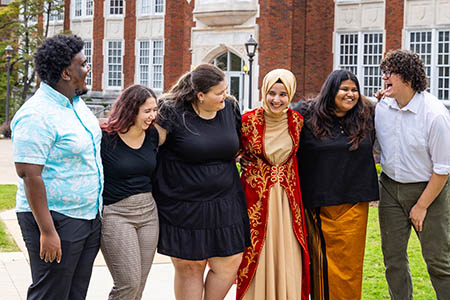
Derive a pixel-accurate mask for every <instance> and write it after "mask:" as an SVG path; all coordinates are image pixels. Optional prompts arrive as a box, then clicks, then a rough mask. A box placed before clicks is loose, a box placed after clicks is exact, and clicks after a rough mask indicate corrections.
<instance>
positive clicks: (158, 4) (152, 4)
mask: <svg viewBox="0 0 450 300" xmlns="http://www.w3.org/2000/svg"><path fill="white" fill-rule="evenodd" d="M163 12H164V0H141V15H154V14H162V13H163Z"/></svg>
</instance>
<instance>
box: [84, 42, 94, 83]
mask: <svg viewBox="0 0 450 300" xmlns="http://www.w3.org/2000/svg"><path fill="white" fill-rule="evenodd" d="M88 45H89V47H88ZM93 45H94V43H93V42H92V40H85V41H84V49H83V51H84V56H86V61H87V63H88V64H89V66H90V67H91V69H90V70H89V73H88V75H87V76H86V85H87V86H88V87H91V86H92V54H93V53H94V51H93Z"/></svg>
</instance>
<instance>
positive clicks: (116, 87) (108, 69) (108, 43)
mask: <svg viewBox="0 0 450 300" xmlns="http://www.w3.org/2000/svg"><path fill="white" fill-rule="evenodd" d="M105 42H106V55H105V58H106V64H105V65H106V86H107V87H108V89H112V90H120V89H121V88H122V86H123V52H124V51H123V47H124V42H123V41H122V40H107V41H105ZM111 43H119V47H117V48H113V49H111V46H112V45H113V44H111ZM115 45H116V44H115ZM115 45H113V46H115ZM114 50H119V51H120V52H119V55H118V56H117V57H116V58H118V61H119V63H116V62H111V61H110V58H111V56H110V55H109V54H110V51H114ZM112 58H114V56H113V57H112ZM113 66H119V68H118V69H117V70H113V69H114V68H111V67H113ZM112 74H115V75H118V77H117V78H113V77H112V76H111V75H112ZM114 80H117V81H118V82H119V83H120V84H118V85H111V81H114Z"/></svg>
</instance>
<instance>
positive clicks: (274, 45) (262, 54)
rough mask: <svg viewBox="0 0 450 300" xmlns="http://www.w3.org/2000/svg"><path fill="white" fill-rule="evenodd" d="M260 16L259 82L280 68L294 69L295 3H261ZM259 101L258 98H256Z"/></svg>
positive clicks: (271, 0)
mask: <svg viewBox="0 0 450 300" xmlns="http://www.w3.org/2000/svg"><path fill="white" fill-rule="evenodd" d="M259 7H260V16H259V18H258V19H257V20H256V24H257V25H258V27H259V34H258V52H257V55H258V63H259V80H258V85H259V86H260V85H261V82H262V79H263V78H264V76H265V75H266V74H267V72H269V71H271V70H272V69H278V68H286V69H291V68H292V59H293V57H292V45H293V41H292V35H293V30H294V28H293V18H294V15H293V12H294V8H293V1H292V0H266V1H260V3H259ZM256 98H257V99H259V98H258V97H256Z"/></svg>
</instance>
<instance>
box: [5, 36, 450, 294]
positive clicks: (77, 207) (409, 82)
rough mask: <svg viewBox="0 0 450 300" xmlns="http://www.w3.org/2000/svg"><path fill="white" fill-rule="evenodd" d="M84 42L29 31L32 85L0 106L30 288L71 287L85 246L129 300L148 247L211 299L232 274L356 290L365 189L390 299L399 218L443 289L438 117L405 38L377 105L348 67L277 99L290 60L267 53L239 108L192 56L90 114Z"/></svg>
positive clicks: (186, 290)
mask: <svg viewBox="0 0 450 300" xmlns="http://www.w3.org/2000/svg"><path fill="white" fill-rule="evenodd" d="M82 47H83V43H82V41H81V40H80V39H79V38H78V37H76V36H63V35H58V36H55V37H52V38H49V39H47V40H45V41H44V42H43V45H42V46H41V47H40V48H39V49H38V51H37V53H36V55H35V61H36V68H37V72H38V74H39V76H40V78H41V80H42V83H41V87H40V88H39V90H38V91H37V92H36V94H35V95H34V96H33V97H32V98H31V99H30V100H28V101H27V103H25V105H24V106H23V107H22V108H21V109H20V110H19V111H18V112H17V114H16V116H15V117H14V120H13V122H12V130H13V145H14V160H15V163H16V168H17V173H18V175H19V176H20V177H21V180H20V184H19V191H18V196H17V215H18V220H19V223H20V226H21V229H22V234H23V236H24V240H25V242H26V246H27V248H28V251H29V254H30V263H31V270H32V275H33V276H32V277H33V283H32V285H31V286H30V288H29V291H28V299H84V298H85V296H86V292H87V288H88V284H89V278H90V274H91V272H92V263H93V260H94V258H95V255H96V254H97V252H98V249H99V247H100V245H101V250H102V253H103V255H104V257H105V261H106V263H107V266H108V268H109V270H110V272H111V275H112V277H113V281H114V285H113V288H112V290H111V292H110V294H109V299H136V300H138V299H141V297H142V292H143V290H144V287H145V283H146V280H147V276H148V273H149V271H150V268H151V265H152V261H153V257H154V254H155V251H156V249H157V251H158V252H159V253H162V254H165V255H167V256H170V257H171V260H172V262H173V265H174V268H175V280H174V290H175V297H176V298H177V299H178V300H182V299H186V300H195V299H199V300H200V299H207V300H211V299H223V298H224V297H225V296H226V294H227V293H228V291H229V289H230V288H231V286H232V284H233V283H234V282H235V280H236V278H237V295H236V298H237V299H238V300H241V299H246V300H262V299H267V300H283V299H285V300H290V299H302V300H307V299H309V298H310V296H311V299H313V300H319V299H320V300H322V299H361V287H362V272H363V258H364V248H365V239H366V227H367V219H368V207H369V205H368V204H369V202H370V201H374V200H378V199H380V198H381V199H380V204H379V207H380V227H381V236H382V250H383V254H384V258H385V265H386V278H387V281H388V285H389V292H390V295H391V298H392V299H402V300H403V299H412V284H411V275H410V274H409V268H408V261H407V255H406V246H407V242H408V238H409V234H410V230H411V224H412V225H413V226H414V228H415V230H416V232H417V234H418V236H419V240H420V241H421V244H422V249H423V255H424V258H425V261H426V263H427V266H428V270H429V273H430V277H431V280H432V283H433V286H434V288H435V291H436V295H437V298H438V299H450V257H449V255H450V254H449V253H450V252H449V251H448V250H449V249H448V247H449V245H450V232H449V228H450V205H449V204H450V187H449V183H448V174H449V173H450V150H449V149H450V116H449V113H448V111H447V110H446V108H445V107H444V106H443V105H442V104H441V103H439V101H438V100H437V99H436V98H435V97H433V96H432V95H431V94H429V93H427V92H426V91H425V89H426V76H425V71H424V66H423V62H422V61H421V60H420V59H419V58H418V56H417V55H416V54H413V53H411V52H408V51H403V50H397V51H391V52H389V53H388V54H387V55H386V57H385V58H384V59H383V61H382V63H381V66H380V68H381V69H382V71H383V79H384V80H385V82H386V84H387V89H386V90H383V91H380V93H378V94H377V96H378V98H380V99H379V101H380V102H379V103H378V104H377V105H376V108H375V105H374V104H373V103H372V102H371V101H369V100H368V99H367V98H366V97H364V96H363V95H362V94H361V91H360V86H359V82H358V79H357V78H356V76H355V75H354V74H352V73H351V72H350V71H346V70H336V71H333V72H332V73H331V74H330V75H329V76H328V78H327V79H326V81H325V83H324V84H323V86H322V89H321V91H320V93H319V95H318V96H317V97H315V98H314V99H311V100H308V101H300V102H299V103H298V104H296V105H292V103H291V101H292V100H293V98H294V96H295V93H296V79H295V76H294V75H293V74H292V72H290V71H288V70H285V69H275V70H272V71H270V72H269V73H268V74H266V75H265V77H264V79H263V82H262V86H261V107H259V108H257V109H253V110H251V111H249V112H246V113H245V114H244V115H242V116H241V113H240V111H239V106H238V104H237V103H236V101H235V100H234V99H233V98H232V97H229V96H228V95H227V90H228V83H227V81H226V77H225V74H224V73H223V72H222V71H221V70H220V69H218V68H217V67H215V66H213V65H210V64H201V65H199V66H197V67H196V68H195V69H194V70H192V71H190V72H188V73H186V74H185V75H183V76H182V77H181V78H180V79H179V80H178V82H177V83H176V84H175V85H174V86H173V87H172V88H171V89H170V90H169V91H168V92H167V93H166V94H163V95H162V96H161V97H160V99H158V100H157V97H156V95H155V93H154V92H153V91H152V90H151V89H149V88H147V87H144V86H141V85H133V86H130V87H128V88H127V89H126V90H125V91H123V93H122V94H121V95H120V97H119V98H118V99H117V100H116V102H115V103H114V106H113V109H112V111H111V115H110V116H109V118H108V119H107V120H106V122H104V123H103V124H101V130H100V128H99V126H98V124H95V122H96V119H95V118H94V117H93V116H92V115H89V113H88V111H87V110H88V109H87V108H86V106H85V104H84V102H83V101H81V100H80V98H79V96H80V95H82V94H83V93H85V92H86V91H87V89H86V84H85V82H84V80H85V78H86V76H87V73H88V72H89V68H90V67H89V66H88V65H87V64H86V59H85V57H84V55H83V54H82ZM55 49H57V51H59V52H58V53H59V54H60V55H55V51H56V50H55ZM61 53H63V54H64V55H61ZM290 107H292V108H290ZM375 116H376V117H375ZM375 132H376V134H375ZM376 137H378V140H377V138H376ZM374 145H379V147H375V148H377V149H379V150H380V151H381V164H382V168H383V174H382V175H381V179H380V183H381V186H380V189H379V187H378V177H377V173H376V169H375V162H374V158H373V149H374ZM237 158H239V159H240V162H241V170H242V173H241V174H239V172H238V169H237V168H236V159H237ZM103 180H104V186H103V185H102V182H103ZM379 191H381V192H379ZM100 193H102V194H103V197H102V196H101V195H100ZM380 196H381V197H380ZM102 201H103V204H102ZM102 207H103V209H102ZM100 219H101V232H100ZM84 228H85V229H84ZM100 241H101V242H100ZM76 247H78V248H79V249H76ZM207 265H208V267H209V271H208V274H207V276H206V277H204V272H205V269H206V266H207Z"/></svg>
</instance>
